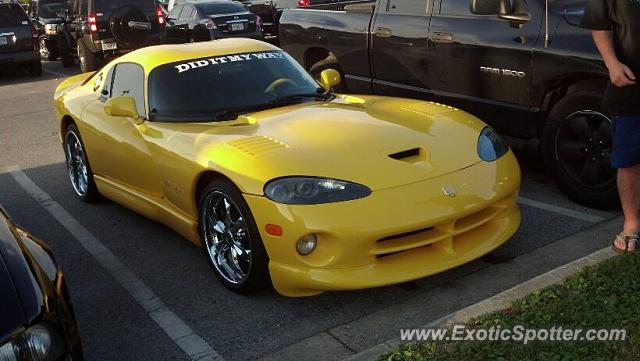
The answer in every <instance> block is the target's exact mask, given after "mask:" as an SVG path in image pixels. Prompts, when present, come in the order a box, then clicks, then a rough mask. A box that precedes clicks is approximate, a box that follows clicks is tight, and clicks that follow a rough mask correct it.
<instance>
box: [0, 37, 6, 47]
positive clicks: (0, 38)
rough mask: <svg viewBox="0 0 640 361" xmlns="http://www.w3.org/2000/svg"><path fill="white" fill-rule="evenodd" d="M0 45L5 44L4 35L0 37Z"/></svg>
mask: <svg viewBox="0 0 640 361" xmlns="http://www.w3.org/2000/svg"><path fill="white" fill-rule="evenodd" d="M0 45H7V38H5V37H4V36H2V37H0Z"/></svg>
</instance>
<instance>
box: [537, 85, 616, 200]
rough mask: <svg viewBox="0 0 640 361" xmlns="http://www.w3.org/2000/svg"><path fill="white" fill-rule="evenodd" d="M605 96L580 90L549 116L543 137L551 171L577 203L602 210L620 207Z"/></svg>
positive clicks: (561, 102) (559, 103) (559, 185)
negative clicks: (603, 99) (603, 108)
mask: <svg viewBox="0 0 640 361" xmlns="http://www.w3.org/2000/svg"><path fill="white" fill-rule="evenodd" d="M601 103H602V94H601V93H599V92H597V91H594V90H580V91H576V92H575V93H571V94H569V95H567V96H565V97H564V98H563V99H561V100H560V101H559V102H558V103H557V104H556V105H555V106H554V107H553V109H552V110H551V112H550V113H549V117H548V119H547V123H546V125H545V129H544V135H543V143H542V147H543V154H544V158H545V163H546V166H547V169H548V170H549V172H550V173H551V176H552V177H553V178H554V179H555V181H556V183H557V184H558V187H560V189H562V191H563V192H564V193H565V194H567V195H568V196H569V198H570V199H572V200H573V201H575V202H577V203H580V204H583V205H586V206H589V207H593V208H601V209H609V208H614V207H617V206H618V205H619V198H618V190H617V186H616V171H615V169H613V168H611V164H610V154H611V148H612V139H611V122H610V120H609V118H608V117H607V116H606V115H605V114H603V113H602V112H601V111H600V109H601Z"/></svg>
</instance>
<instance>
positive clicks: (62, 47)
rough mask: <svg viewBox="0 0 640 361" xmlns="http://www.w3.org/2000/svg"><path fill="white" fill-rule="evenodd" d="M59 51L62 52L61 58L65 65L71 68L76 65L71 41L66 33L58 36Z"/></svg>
mask: <svg viewBox="0 0 640 361" xmlns="http://www.w3.org/2000/svg"><path fill="white" fill-rule="evenodd" d="M58 51H59V52H60V59H62V66H63V67H65V68H70V67H72V66H73V65H75V64H74V63H75V62H74V59H73V57H74V56H73V53H72V52H71V47H70V46H69V41H67V38H66V36H64V35H60V36H58Z"/></svg>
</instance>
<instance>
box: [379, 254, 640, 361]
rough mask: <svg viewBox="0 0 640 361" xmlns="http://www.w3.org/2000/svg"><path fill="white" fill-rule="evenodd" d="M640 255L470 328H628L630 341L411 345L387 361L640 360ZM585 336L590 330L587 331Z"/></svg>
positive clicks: (598, 268) (586, 273)
mask: <svg viewBox="0 0 640 361" xmlns="http://www.w3.org/2000/svg"><path fill="white" fill-rule="evenodd" d="M639 271H640V254H639V255H622V256H617V257H614V258H611V259H608V260H606V261H604V262H602V263H600V264H598V265H595V266H592V267H588V268H586V269H584V270H582V271H581V272H579V273H578V274H576V275H574V276H573V277H571V278H568V279H567V280H565V282H564V283H563V284H560V285H555V286H551V287H548V288H545V289H542V290H540V291H537V292H534V293H532V294H530V295H528V296H526V297H525V298H523V299H521V300H518V301H515V302H514V303H513V304H512V306H511V307H510V308H508V309H506V310H503V311H500V312H496V313H492V314H487V315H484V316H481V317H479V318H477V319H473V320H471V321H470V322H469V323H467V324H466V327H467V328H472V329H481V328H483V329H489V328H490V327H492V326H494V327H496V328H497V326H501V328H502V329H505V328H511V327H513V326H516V325H523V326H524V327H526V328H534V329H540V328H551V327H553V326H562V327H563V328H564V329H583V330H586V329H591V328H593V329H626V330H627V340H625V341H591V342H588V341H561V342H551V341H535V342H533V343H529V344H527V345H524V344H522V342H515V341H437V342H436V341H434V342H431V341H426V342H422V343H415V344H406V345H403V346H401V347H400V349H399V350H398V351H396V352H393V353H391V354H388V355H386V356H384V357H382V358H381V360H386V361H408V360H424V361H427V360H429V361H453V360H455V361H458V360H482V361H484V360H541V361H542V360H544V361H554V360H558V361H560V360H561V361H565V360H566V361H568V360H579V361H583V360H584V361H596V360H602V361H610V360H617V361H623V360H624V361H638V360H640V278H639V277H638V276H639V273H640V272H639ZM583 332H585V331H583Z"/></svg>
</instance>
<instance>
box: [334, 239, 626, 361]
mask: <svg viewBox="0 0 640 361" xmlns="http://www.w3.org/2000/svg"><path fill="white" fill-rule="evenodd" d="M616 255H617V253H616V252H615V251H614V250H613V249H611V247H605V248H603V249H600V250H598V251H596V252H593V253H591V254H589V255H587V256H584V257H582V258H579V259H577V260H575V261H572V262H569V263H567V264H564V265H562V266H560V267H557V268H554V269H552V270H551V271H548V272H546V273H543V274H541V275H539V276H536V277H534V278H532V279H530V280H528V281H525V282H523V283H521V284H519V285H517V286H515V287H512V288H510V289H508V290H506V291H503V292H501V293H499V294H497V295H495V296H492V297H489V298H487V299H485V300H483V301H480V302H478V303H476V304H473V305H471V306H468V307H465V308H463V309H460V310H458V311H455V312H453V313H450V314H448V315H446V316H444V317H442V318H440V319H437V320H435V321H433V322H430V323H428V324H426V325H425V326H424V327H423V328H441V327H450V326H452V325H453V324H458V323H465V322H468V321H469V320H470V319H472V318H475V317H478V316H480V315H484V314H487V313H492V312H495V311H500V310H503V309H505V308H508V307H509V306H511V304H512V302H513V301H515V300H518V299H520V298H522V297H524V296H526V295H528V294H530V293H532V292H535V291H537V290H540V289H542V288H545V287H549V286H551V285H554V284H558V283H561V282H562V281H564V280H565V279H566V278H568V277H570V276H572V275H574V274H576V273H578V272H579V271H580V270H582V269H583V268H585V267H588V266H592V265H594V264H597V263H600V262H602V261H604V260H607V259H609V258H612V257H613V256H616ZM402 343H404V342H403V341H401V340H400V338H399V337H397V338H393V339H390V340H387V341H385V342H382V343H379V344H377V345H376V346H373V347H371V348H370V349H368V350H365V351H362V352H359V353H357V354H355V355H353V356H350V357H347V358H345V359H344V360H345V361H369V360H372V359H377V358H379V357H380V356H382V355H385V354H387V353H389V352H392V351H395V350H396V349H397V348H398V346H399V345H401V344H402Z"/></svg>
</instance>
